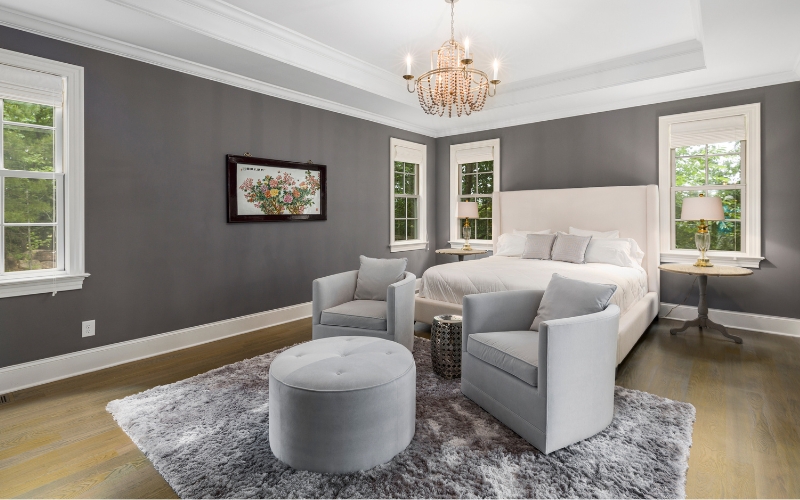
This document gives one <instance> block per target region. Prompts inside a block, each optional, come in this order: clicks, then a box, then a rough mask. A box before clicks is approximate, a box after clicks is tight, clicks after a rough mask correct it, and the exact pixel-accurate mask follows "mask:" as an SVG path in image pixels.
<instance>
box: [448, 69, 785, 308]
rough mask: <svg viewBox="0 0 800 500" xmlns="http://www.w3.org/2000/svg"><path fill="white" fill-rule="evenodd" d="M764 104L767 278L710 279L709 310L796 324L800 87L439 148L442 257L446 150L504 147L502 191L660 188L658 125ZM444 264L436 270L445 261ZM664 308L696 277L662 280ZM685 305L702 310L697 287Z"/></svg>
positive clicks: (499, 133) (489, 134)
mask: <svg viewBox="0 0 800 500" xmlns="http://www.w3.org/2000/svg"><path fill="white" fill-rule="evenodd" d="M754 102H759V103H761V112H762V116H761V129H762V149H761V151H762V159H761V168H762V207H761V208H762V217H763V219H762V251H763V253H764V257H766V260H765V261H764V262H762V264H761V269H760V270H756V271H755V274H754V275H753V276H751V277H747V278H727V279H723V278H719V279H715V278H711V279H710V280H709V305H710V307H713V308H718V309H727V310H732V311H744V312H749V313H757V314H767V315H774V316H784V317H790V318H800V293H798V292H797V289H798V277H800V224H799V223H798V216H800V196H798V194H797V193H798V190H799V189H800V83H788V84H784V85H775V86H771V87H762V88H757V89H752V90H744V91H740V92H730V93H726V94H718V95H713V96H706V97H699V98H695V99H684V100H680V101H673V102H666V103H661V104H653V105H649V106H640V107H635V108H628V109H622V110H617V111H608V112H604V113H596V114H591V115H584V116H576V117H571V118H564V119H561V120H552V121H547V122H540V123H533V124H528V125H520V126H517V127H508V128H503V129H497V130H489V131H484V132H478V133H472V134H463V135H458V136H451V137H445V138H440V139H437V140H436V154H437V156H436V165H437V172H436V201H437V219H436V227H437V243H438V248H441V247H443V246H445V245H446V244H447V239H448V231H449V230H448V210H447V207H448V198H449V182H450V172H449V158H448V155H449V149H450V145H451V144H460V143H464V142H472V141H478V140H485V139H493V138H498V137H499V138H500V164H501V172H500V189H502V190H503V191H516V190H523V189H556V188H571V187H591V186H617V185H637V184H658V117H659V116H663V115H672V114H676V113H687V112H690V111H699V110H704V109H712V108H719V107H725V106H735V105H739V104H749V103H754ZM445 261H446V259H443V258H442V257H441V256H439V257H437V263H440V262H445ZM661 283H662V285H661V291H662V297H661V300H662V301H664V302H673V303H678V302H680V301H681V300H682V299H683V297H684V295H685V294H686V292H687V291H688V289H689V285H690V284H691V283H692V277H689V276H682V275H675V274H670V273H662V276H661ZM688 303H689V304H696V303H697V287H696V286H695V289H694V292H693V294H692V295H690V298H689V301H688Z"/></svg>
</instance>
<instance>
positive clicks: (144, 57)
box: [0, 7, 436, 137]
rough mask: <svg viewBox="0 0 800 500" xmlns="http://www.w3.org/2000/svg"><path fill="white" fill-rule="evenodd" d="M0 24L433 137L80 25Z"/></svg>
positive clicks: (14, 20) (1, 12) (10, 19)
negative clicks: (96, 32) (92, 30)
mask: <svg viewBox="0 0 800 500" xmlns="http://www.w3.org/2000/svg"><path fill="white" fill-rule="evenodd" d="M0 25H3V26H8V27H10V28H14V29H19V30H22V31H27V32H29V33H33V34H36V35H41V36H45V37H48V38H54V39H56V40H61V41H63V42H68V43H72V44H75V45H80V46H82V47H87V48H90V49H94V50H99V51H102V52H107V53H109V54H114V55H117V56H122V57H127V58H129V59H134V60H136V61H140V62H144V63H148V64H154V65H156V66H160V67H162V68H167V69H171V70H174V71H179V72H181V73H186V74H188V75H193V76H198V77H200V78H205V79H208V80H213V81H215V82H220V83H224V84H227V85H231V86H233V87H238V88H241V89H245V90H250V91H253V92H257V93H259V94H265V95H268V96H272V97H277V98H279V99H285V100H288V101H292V102H297V103H300V104H305V105H308V106H312V107H315V108H320V109H324V110H327V111H333V112H334V113H340V114H344V115H348V116H352V117H355V118H361V119H363V120H367V121H371V122H375V123H380V124H382V125H387V126H390V127H395V128H399V129H402V130H407V131H409V132H414V133H417V134H422V135H426V136H428V137H436V130H435V129H432V128H427V127H421V126H419V125H416V124H413V123H409V122H406V121H403V120H398V119H395V118H391V117H388V116H384V115H380V114H377V113H373V112H371V111H366V110H363V109H358V108H354V107H352V106H348V105H345V104H340V103H337V102H334V101H330V100H328V99H322V98H320V97H316V96H312V95H309V94H304V93H302V92H297V91H294V90H291V89H287V88H284V87H279V86H277V85H272V84H270V83H265V82H262V81H260V80H256V79H253V78H249V77H246V76H242V75H238V74H235V73H231V72H229V71H224V70H220V69H216V68H212V67H210V66H206V65H204V64H200V63H196V62H193V61H189V60H186V59H181V58H179V57H175V56H171V55H168V54H164V53H161V52H157V51H154V50H151V49H147V48H144V47H140V46H137V45H133V44H129V43H126V42H122V41H119V40H114V39H112V38H108V37H105V36H102V35H98V34H95V33H90V32H88V31H85V30H82V29H80V28H75V27H73V26H68V25H65V24H61V23H57V22H55V21H50V20H45V19H42V18H39V17H37V16H31V15H28V14H23V13H20V12H17V11H14V10H12V9H8V8H5V7H3V8H0Z"/></svg>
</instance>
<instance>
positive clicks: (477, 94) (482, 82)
mask: <svg viewBox="0 0 800 500" xmlns="http://www.w3.org/2000/svg"><path fill="white" fill-rule="evenodd" d="M444 1H445V2H447V3H449V4H450V40H447V41H446V42H444V43H443V44H442V46H441V47H440V48H439V49H438V50H436V51H432V52H431V70H430V71H428V72H427V73H425V74H423V75H422V76H420V77H419V78H416V79H415V78H414V75H412V74H411V56H408V57H407V58H406V74H405V75H403V78H405V79H406V88H407V89H408V91H409V92H410V93H412V94H413V93H414V92H416V93H417V97H418V98H419V105H420V106H422V109H423V111H425V112H426V113H428V114H429V115H439V116H444V114H445V112H446V113H447V116H449V117H452V116H453V108H455V112H456V115H458V116H461V113H465V114H467V115H470V114H472V112H473V111H480V110H481V109H483V105H484V104H486V97H487V96H488V97H494V95H495V94H496V93H497V84H498V83H500V80H498V79H497V69H498V62H497V60H496V59H495V61H494V78H493V79H492V80H489V77H488V76H487V75H486V73H484V72H483V71H481V70H479V69H475V68H474V67H473V66H472V59H471V58H470V55H469V39H466V38H465V39H464V45H461V44H460V43H458V42H457V41H456V40H455V29H454V28H455V3H456V2H457V1H458V0H444ZM434 54H435V57H436V68H435V69H434V68H433V58H434Z"/></svg>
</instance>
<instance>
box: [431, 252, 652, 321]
mask: <svg viewBox="0 0 800 500" xmlns="http://www.w3.org/2000/svg"><path fill="white" fill-rule="evenodd" d="M553 273H558V274H560V275H562V276H565V277H567V278H573V279H579V280H583V281H589V282H592V283H606V284H614V285H617V291H616V292H614V295H613V296H612V297H611V303H612V304H616V305H618V306H619V308H620V309H621V310H622V312H623V313H624V312H625V311H626V310H627V309H628V308H629V307H630V306H632V305H633V304H635V303H636V302H637V301H638V300H639V299H641V298H642V297H644V296H645V295H646V294H647V273H646V272H645V271H644V269H642V268H632V267H619V266H614V265H611V264H594V263H593V264H571V263H569V262H559V261H552V260H535V259H521V258H519V257H497V256H493V257H487V258H485V259H476V260H469V261H464V262H454V263H451V264H443V265H439V266H434V267H431V268H429V269H428V270H427V271H425V273H424V274H423V275H422V288H421V290H420V296H421V297H425V298H428V299H433V300H439V301H442V302H450V303H453V304H461V302H462V300H463V299H464V296H465V295H470V294H473V293H487V292H501V291H506V290H544V289H545V288H547V284H548V283H550V278H551V277H552V276H553Z"/></svg>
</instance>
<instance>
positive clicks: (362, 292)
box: [354, 255, 408, 300]
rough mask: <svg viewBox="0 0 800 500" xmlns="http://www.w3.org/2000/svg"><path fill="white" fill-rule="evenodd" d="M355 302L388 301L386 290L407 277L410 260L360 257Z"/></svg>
mask: <svg viewBox="0 0 800 500" xmlns="http://www.w3.org/2000/svg"><path fill="white" fill-rule="evenodd" d="M360 259H361V267H360V268H359V269H358V280H357V281H356V294H355V297H354V299H355V300H386V289H387V288H389V285H391V284H392V283H397V282H398V281H400V280H402V279H403V278H404V277H405V272H406V265H408V259H372V258H370V257H364V256H363V255H362V256H361V257H360Z"/></svg>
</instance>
